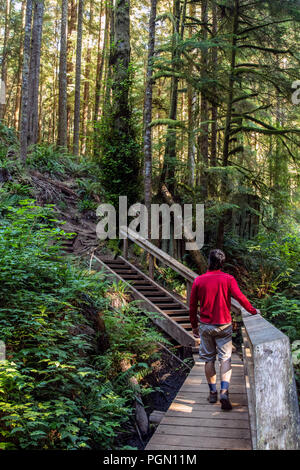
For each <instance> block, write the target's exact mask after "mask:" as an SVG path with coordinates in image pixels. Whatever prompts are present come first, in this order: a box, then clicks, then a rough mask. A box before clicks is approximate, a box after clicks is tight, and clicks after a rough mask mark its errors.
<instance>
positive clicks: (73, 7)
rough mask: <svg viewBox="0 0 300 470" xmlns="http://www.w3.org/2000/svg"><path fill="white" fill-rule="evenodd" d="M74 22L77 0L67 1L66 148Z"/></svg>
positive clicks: (68, 134) (70, 104)
mask: <svg viewBox="0 0 300 470" xmlns="http://www.w3.org/2000/svg"><path fill="white" fill-rule="evenodd" d="M76 22H77V0H69V1H68V26H67V56H66V61H67V140H68V148H71V134H72V132H73V129H72V125H73V120H72V119H71V116H72V114H73V103H74V101H73V98H72V96H71V95H72V93H71V90H72V88H73V80H74V78H73V73H74V65H73V54H74V49H75V44H74V41H73V31H76Z"/></svg>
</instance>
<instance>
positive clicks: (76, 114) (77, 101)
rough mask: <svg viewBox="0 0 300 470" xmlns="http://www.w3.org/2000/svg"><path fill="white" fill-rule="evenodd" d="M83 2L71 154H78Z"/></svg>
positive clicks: (79, 21)
mask: <svg viewBox="0 0 300 470" xmlns="http://www.w3.org/2000/svg"><path fill="white" fill-rule="evenodd" d="M83 8H84V0H79V2H78V25H77V48H76V78H75V103H74V137H73V153H74V155H78V153H79V123H80V78H81V51H82V19H83Z"/></svg>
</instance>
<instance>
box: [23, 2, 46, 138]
mask: <svg viewBox="0 0 300 470" xmlns="http://www.w3.org/2000/svg"><path fill="white" fill-rule="evenodd" d="M43 17H44V0H37V1H36V2H35V5H34V17H33V27H32V39H31V57H30V71H29V77H30V80H29V103H30V106H29V108H28V138H27V143H28V145H32V144H36V143H37V139H38V124H39V83H40V61H41V45H42V30H43Z"/></svg>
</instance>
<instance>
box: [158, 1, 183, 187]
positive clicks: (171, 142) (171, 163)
mask: <svg viewBox="0 0 300 470" xmlns="http://www.w3.org/2000/svg"><path fill="white" fill-rule="evenodd" d="M173 16H174V19H175V24H174V25H173V48H172V63H173V70H174V71H176V69H177V67H178V65H177V64H176V62H177V60H178V58H179V53H178V48H177V42H178V39H177V38H178V35H179V26H180V0H174V3H173ZM178 82H179V79H178V77H176V76H172V78H171V96H170V111H169V119H171V120H173V121H176V120H177V102H178ZM175 169H176V129H174V127H173V126H168V129H167V136H166V148H165V155H164V164H163V169H162V174H161V182H160V186H161V187H162V186H163V185H164V184H167V185H168V187H169V189H170V191H171V193H172V194H174V192H175Z"/></svg>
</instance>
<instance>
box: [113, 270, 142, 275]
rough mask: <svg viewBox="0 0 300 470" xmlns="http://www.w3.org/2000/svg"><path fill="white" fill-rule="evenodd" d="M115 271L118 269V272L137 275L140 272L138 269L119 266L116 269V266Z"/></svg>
mask: <svg viewBox="0 0 300 470" xmlns="http://www.w3.org/2000/svg"><path fill="white" fill-rule="evenodd" d="M114 271H116V273H117V274H122V275H123V274H135V275H137V274H138V273H137V272H136V271H134V270H133V269H125V268H124V269H120V268H117V269H115V268H114Z"/></svg>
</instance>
